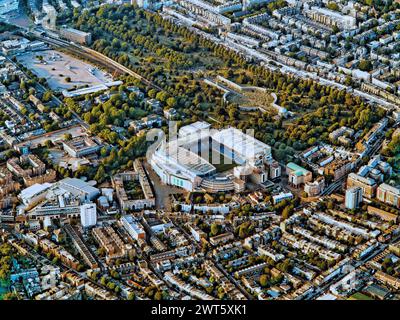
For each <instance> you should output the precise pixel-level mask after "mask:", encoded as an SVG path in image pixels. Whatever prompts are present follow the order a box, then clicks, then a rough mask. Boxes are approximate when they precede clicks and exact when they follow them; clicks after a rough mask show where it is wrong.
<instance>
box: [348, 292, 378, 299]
mask: <svg viewBox="0 0 400 320" xmlns="http://www.w3.org/2000/svg"><path fill="white" fill-rule="evenodd" d="M348 300H374V299H372V298H371V297H368V296H367V295H365V294H363V293H361V292H356V293H355V294H353V295H352V296H350V298H349V299H348Z"/></svg>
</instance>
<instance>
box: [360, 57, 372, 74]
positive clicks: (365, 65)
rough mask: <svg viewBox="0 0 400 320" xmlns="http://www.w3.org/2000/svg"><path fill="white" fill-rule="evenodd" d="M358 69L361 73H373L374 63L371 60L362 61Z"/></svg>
mask: <svg viewBox="0 0 400 320" xmlns="http://www.w3.org/2000/svg"><path fill="white" fill-rule="evenodd" d="M358 68H359V69H360V70H361V71H371V70H372V62H371V61H370V60H365V59H363V60H361V61H360V63H359V65H358Z"/></svg>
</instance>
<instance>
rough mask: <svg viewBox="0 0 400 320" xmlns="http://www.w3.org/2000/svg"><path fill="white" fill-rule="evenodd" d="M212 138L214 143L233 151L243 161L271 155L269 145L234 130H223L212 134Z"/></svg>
mask: <svg viewBox="0 0 400 320" xmlns="http://www.w3.org/2000/svg"><path fill="white" fill-rule="evenodd" d="M212 138H213V139H214V140H215V141H216V142H218V143H220V144H222V145H224V146H226V147H228V148H230V149H231V150H233V151H234V152H235V153H236V154H237V155H239V156H240V157H242V158H243V159H244V160H251V159H254V158H256V157H258V156H261V155H265V154H270V153H271V147H270V146H269V145H267V144H265V143H263V142H261V141H259V140H257V139H255V138H253V137H252V136H250V135H247V134H245V133H243V132H241V131H240V130H238V129H235V128H228V129H223V130H221V131H219V132H217V133H215V134H213V135H212Z"/></svg>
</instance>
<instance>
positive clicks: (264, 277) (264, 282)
mask: <svg viewBox="0 0 400 320" xmlns="http://www.w3.org/2000/svg"><path fill="white" fill-rule="evenodd" d="M268 280H269V277H268V275H266V274H262V275H261V276H260V285H261V286H262V287H266V286H267V284H268Z"/></svg>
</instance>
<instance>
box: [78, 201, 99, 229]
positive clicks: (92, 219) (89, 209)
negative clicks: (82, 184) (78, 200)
mask: <svg viewBox="0 0 400 320" xmlns="http://www.w3.org/2000/svg"><path fill="white" fill-rule="evenodd" d="M80 211H81V212H80V216H81V224H82V227H84V228H87V227H92V226H95V225H96V223H97V210H96V204H95V203H85V204H83V205H81V206H80Z"/></svg>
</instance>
